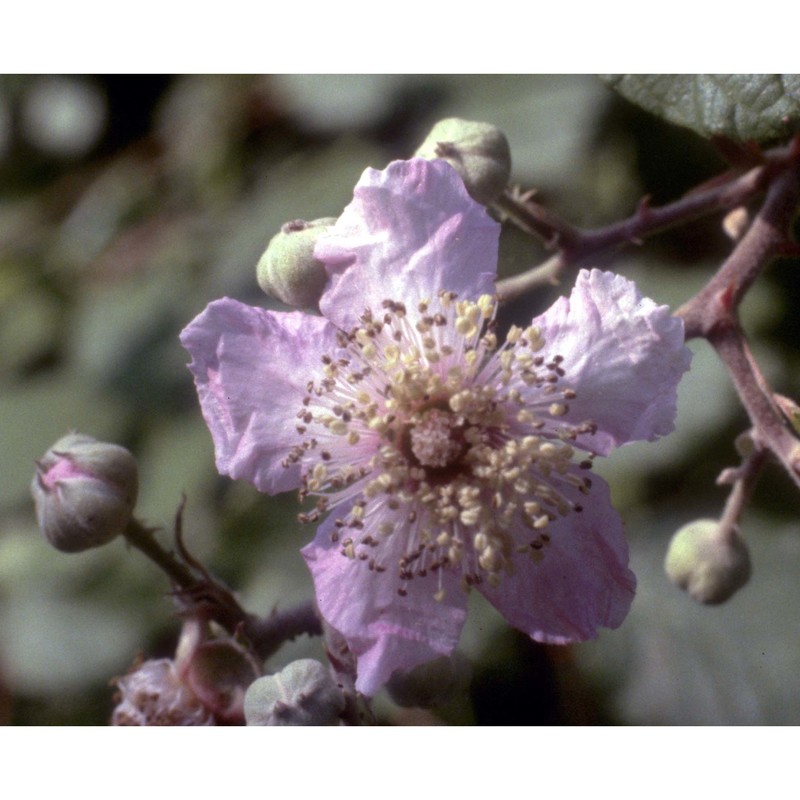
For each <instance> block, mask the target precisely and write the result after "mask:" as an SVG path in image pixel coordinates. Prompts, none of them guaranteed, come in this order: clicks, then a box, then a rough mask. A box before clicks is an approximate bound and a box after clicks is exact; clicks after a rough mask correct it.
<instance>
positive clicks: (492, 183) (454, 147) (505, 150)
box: [414, 117, 511, 205]
mask: <svg viewBox="0 0 800 800" xmlns="http://www.w3.org/2000/svg"><path fill="white" fill-rule="evenodd" d="M414 155H416V156H420V157H421V158H427V159H434V158H441V159H444V160H445V161H447V162H448V163H449V164H450V165H451V166H453V167H455V170H456V172H458V174H459V175H460V176H461V180H463V181H464V186H466V187H467V191H468V192H469V194H470V196H471V197H472V199H473V200H476V201H477V202H479V203H483V204H484V205H488V204H489V203H491V202H492V201H494V200H496V199H497V197H498V196H499V195H500V193H501V192H502V191H503V190H504V189H505V188H506V186H507V185H508V180H509V178H510V177H511V150H510V148H509V146H508V139H506V136H505V134H504V133H503V132H502V131H501V130H500V129H499V128H496V127H495V126H494V125H490V124H489V123H488V122H469V121H467V120H464V119H458V118H456V117H451V118H450V119H443V120H442V121H441V122H437V123H436V125H434V126H433V129H432V130H431V132H430V133H429V134H428V137H427V138H426V139H425V141H424V142H423V143H422V144H421V145H420V147H419V148H418V149H417V152H416V153H414Z"/></svg>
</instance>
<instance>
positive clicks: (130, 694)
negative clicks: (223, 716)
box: [111, 658, 215, 725]
mask: <svg viewBox="0 0 800 800" xmlns="http://www.w3.org/2000/svg"><path fill="white" fill-rule="evenodd" d="M115 683H116V685H117V688H118V689H119V697H118V702H117V707H116V708H115V709H114V713H113V715H112V717H111V724H112V725H214V724H215V719H214V715H213V714H212V713H211V712H210V711H209V710H208V709H207V708H206V707H205V706H204V705H203V704H202V703H201V702H200V700H199V699H198V698H197V696H196V695H195V694H194V692H192V690H191V689H190V688H189V687H188V686H186V685H185V684H184V683H183V682H182V681H181V679H180V676H179V675H178V670H177V668H176V666H175V663H174V662H173V661H171V660H170V659H168V658H159V659H155V660H150V661H145V662H143V663H142V664H140V665H138V666H137V667H134V668H133V669H132V670H131V671H130V672H129V673H128V674H127V675H125V676H124V677H122V678H117V679H116V680H115Z"/></svg>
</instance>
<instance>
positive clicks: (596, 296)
mask: <svg viewBox="0 0 800 800" xmlns="http://www.w3.org/2000/svg"><path fill="white" fill-rule="evenodd" d="M533 324H534V325H536V326H538V327H539V328H540V329H541V331H542V334H543V336H544V339H545V350H544V351H543V352H544V353H545V354H546V355H547V356H548V357H551V358H552V357H553V356H555V355H560V356H563V359H564V361H563V362H562V364H561V367H562V368H563V369H564V370H565V375H564V377H563V378H562V381H561V385H563V386H564V387H569V388H571V389H574V390H575V391H576V393H577V397H576V398H575V400H572V401H570V403H569V413H568V415H567V416H566V417H564V418H563V419H564V421H568V422H572V423H575V424H580V423H581V422H584V421H587V420H591V421H592V422H594V423H596V424H597V433H596V434H594V435H583V436H580V437H579V438H578V440H577V445H578V446H579V447H581V448H583V449H585V450H588V451H590V452H594V453H598V454H600V455H608V453H609V452H610V451H611V450H612V449H613V448H614V447H618V446H619V445H621V444H625V443H626V442H632V441H639V440H647V441H653V440H654V439H657V438H659V437H660V436H664V435H666V434H668V433H670V432H671V431H672V430H673V428H674V427H675V424H674V423H675V414H676V400H677V387H678V382H679V381H680V379H681V376H682V375H683V373H684V372H686V370H688V369H689V363H690V361H691V353H690V351H689V350H688V348H687V347H686V346H685V345H684V335H683V321H682V320H681V319H679V318H677V317H673V316H671V315H670V311H669V308H668V307H667V306H659V305H656V303H654V302H653V301H652V300H650V299H648V298H645V297H642V296H641V294H640V293H639V290H638V289H637V288H636V285H635V284H634V283H633V282H631V281H629V280H627V279H626V278H623V277H622V276H620V275H614V274H613V273H610V272H601V271H600V270H596V269H593V270H591V271H586V270H581V271H580V273H579V274H578V278H577V280H576V282H575V288H574V289H573V290H572V294H571V295H570V297H569V299H567V298H565V297H562V298H559V300H558V301H557V302H556V303H554V304H553V305H552V306H551V307H550V308H549V309H548V310H547V311H546V312H545V313H544V314H542V315H541V316H540V317H538V318H537V319H535V320H534V321H533ZM531 391H533V390H532V389H525V390H524V392H523V394H524V396H527V397H530V393H531Z"/></svg>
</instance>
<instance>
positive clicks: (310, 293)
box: [256, 217, 336, 309]
mask: <svg viewBox="0 0 800 800" xmlns="http://www.w3.org/2000/svg"><path fill="white" fill-rule="evenodd" d="M335 222H336V219H335V218H334V217H324V218H323V219H317V220H314V221H313V222H305V221H304V220H300V219H298V220H295V221H294V222H287V223H286V224H285V225H284V226H283V227H282V228H281V230H280V233H277V234H276V235H275V236H273V237H272V239H271V240H270V243H269V244H268V245H267V249H266V250H265V251H264V254H263V255H262V256H261V259H260V260H259V262H258V266H257V267H256V277H257V279H258V285H259V286H260V287H261V288H262V289H263V290H264V291H265V292H266V293H267V294H268V295H271V296H272V297H275V298H276V299H278V300H280V301H281V302H282V303H286V305H288V306H292V308H299V309H305V308H317V306H318V305H319V299H320V297H322V292H323V290H324V289H325V284H326V283H327V282H328V275H327V273H326V272H325V265H324V264H323V263H322V262H321V261H319V260H318V259H316V258H314V245H315V244H316V243H317V239H319V237H320V236H321V235H322V234H323V233H325V231H327V230H328V229H329V228H330V227H331V226H332V225H333V224H334V223H335Z"/></svg>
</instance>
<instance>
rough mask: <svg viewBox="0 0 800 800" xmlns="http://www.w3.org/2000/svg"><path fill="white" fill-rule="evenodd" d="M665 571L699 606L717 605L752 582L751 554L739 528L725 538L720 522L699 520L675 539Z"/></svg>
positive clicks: (727, 533)
mask: <svg viewBox="0 0 800 800" xmlns="http://www.w3.org/2000/svg"><path fill="white" fill-rule="evenodd" d="M664 569H665V570H666V573H667V576H668V577H669V579H670V580H671V581H672V582H673V583H674V584H675V585H676V586H679V587H680V588H681V589H684V590H685V591H687V592H688V593H689V594H690V595H691V596H692V597H693V598H694V599H695V600H697V601H698V602H699V603H705V604H706V605H717V604H719V603H724V602H725V601H726V600H728V599H729V598H730V597H731V596H732V595H733V594H735V593H736V592H737V591H738V590H739V589H741V588H742V587H743V586H744V585H745V584H746V583H747V581H748V580H749V579H750V572H751V566H750V554H749V552H748V550H747V545H746V544H745V542H744V539H743V538H742V536H741V534H740V533H739V530H738V528H736V527H734V528H732V529H731V530H728V531H725V535H721V531H720V523H719V521H718V520H715V519H698V520H695V521H694V522H690V523H689V524H688V525H684V526H683V527H682V528H680V529H679V530H678V532H677V533H676V534H675V535H674V536H673V537H672V541H671V542H670V545H669V550H668V551H667V556H666V559H665V561H664Z"/></svg>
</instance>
